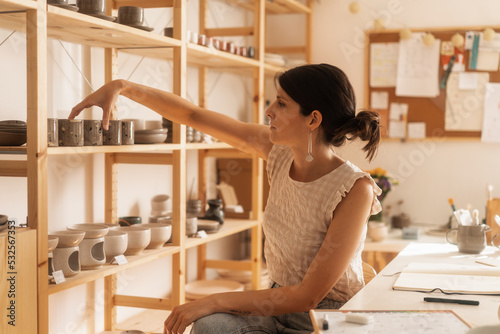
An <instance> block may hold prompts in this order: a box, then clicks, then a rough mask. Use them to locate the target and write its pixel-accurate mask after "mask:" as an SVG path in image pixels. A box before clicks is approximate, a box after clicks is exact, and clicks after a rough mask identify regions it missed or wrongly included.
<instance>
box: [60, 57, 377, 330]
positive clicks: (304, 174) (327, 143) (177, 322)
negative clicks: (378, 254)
mask: <svg viewBox="0 0 500 334" xmlns="http://www.w3.org/2000/svg"><path fill="white" fill-rule="evenodd" d="M275 81H276V86H277V95H276V101H274V102H273V104H272V105H271V106H270V107H269V108H268V109H267V111H266V115H267V116H268V117H269V118H270V121H271V122H270V127H267V126H264V125H259V124H247V123H243V122H240V121H237V120H234V119H232V118H230V117H228V116H225V115H222V114H218V113H215V112H213V111H209V110H206V109H202V108H200V107H197V106H195V105H193V104H191V103H190V102H188V101H186V100H184V99H182V98H180V97H178V96H176V95H174V94H170V93H166V92H162V91H159V90H156V89H153V88H149V87H145V86H141V85H138V84H134V83H130V82H126V81H123V80H117V81H113V82H110V83H108V84H106V85H105V86H103V87H102V88H100V89H99V90H98V91H96V92H95V93H93V94H92V95H90V96H88V97H87V98H85V99H84V100H83V101H82V102H81V103H80V104H78V105H77V106H75V107H74V108H73V110H72V112H71V115H70V116H69V118H70V119H71V118H74V117H76V116H77V115H78V114H79V113H80V111H81V110H83V109H84V108H87V107H91V106H94V105H97V106H100V107H102V108H103V126H104V128H107V126H108V120H109V115H110V112H111V110H112V108H113V107H114V105H115V103H116V100H117V98H118V96H119V95H123V96H126V97H128V98H130V99H132V100H134V101H136V102H139V103H141V104H143V105H145V106H147V107H149V108H151V109H153V110H155V111H156V112H158V113H159V114H161V115H162V116H164V117H165V118H168V119H170V120H172V121H174V122H177V123H182V124H186V125H188V126H191V127H194V128H196V129H198V130H199V131H201V132H204V133H207V134H209V135H212V136H214V137H216V138H218V139H220V140H222V141H224V142H226V143H229V144H230V145H232V146H234V147H236V148H239V149H241V150H243V151H245V152H248V153H251V154H256V155H257V156H259V157H261V158H262V159H264V160H267V173H268V178H269V181H270V193H269V199H268V203H267V206H266V212H265V215H264V222H263V229H264V234H265V236H266V244H265V249H264V252H265V256H266V261H267V266H268V270H269V274H270V278H271V280H272V284H271V288H270V289H266V290H258V291H245V292H234V293H223V294H216V295H211V296H208V297H206V298H203V299H199V300H197V301H194V302H190V303H186V304H183V305H180V306H177V307H175V308H174V309H173V311H172V313H171V314H170V316H169V317H168V318H167V319H166V320H165V329H164V333H183V332H184V330H185V328H186V327H187V326H189V325H190V324H191V323H193V322H194V325H193V329H192V330H193V332H194V333H203V334H208V333H217V334H220V333H310V332H311V331H312V330H313V327H312V324H311V322H310V319H309V315H308V311H309V310H310V309H312V308H329V309H333V308H340V307H341V306H342V305H343V304H344V303H345V302H346V301H347V300H349V298H351V297H352V296H353V295H354V294H355V293H356V292H358V291H359V290H360V289H361V288H362V286H363V284H364V283H363V273H362V262H361V251H362V248H363V242H364V239H365V234H366V223H367V220H368V218H369V216H370V215H372V214H375V213H377V212H379V211H380V209H381V208H380V203H379V202H378V200H377V198H376V196H377V195H378V194H380V189H379V188H378V187H377V186H376V184H375V183H374V182H373V180H372V179H371V178H370V176H369V174H368V173H365V172H362V171H361V170H360V169H359V168H357V167H356V166H354V165H353V164H351V163H350V162H348V161H345V160H343V159H342V158H341V157H340V156H338V155H337V154H336V152H335V150H334V147H338V146H341V145H342V144H343V143H344V142H345V141H346V139H347V140H351V139H355V138H360V139H361V140H363V141H367V142H368V143H367V144H366V145H365V147H364V150H365V151H366V152H367V157H368V158H369V159H370V160H371V159H372V158H373V156H374V154H375V153H376V150H377V147H378V144H379V141H380V134H379V121H378V115H377V114H376V113H373V112H370V111H362V112H360V113H358V114H357V115H356V114H355V111H356V102H355V96H354V92H353V89H352V86H351V84H350V83H349V80H348V79H347V77H346V75H345V74H344V73H343V72H342V71H341V70H340V69H338V68H337V67H335V66H331V65H327V64H318V65H304V66H300V67H296V68H293V69H290V70H288V71H286V72H284V73H281V74H278V75H277V76H276V80H275Z"/></svg>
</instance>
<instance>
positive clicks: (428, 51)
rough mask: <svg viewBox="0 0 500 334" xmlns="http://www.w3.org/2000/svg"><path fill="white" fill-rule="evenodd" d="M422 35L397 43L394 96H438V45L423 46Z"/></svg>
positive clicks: (437, 43) (437, 41)
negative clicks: (397, 53)
mask: <svg viewBox="0 0 500 334" xmlns="http://www.w3.org/2000/svg"><path fill="white" fill-rule="evenodd" d="M422 37H423V34H421V33H418V34H413V35H412V37H411V38H410V39H407V40H401V41H400V42H399V58H398V75H397V80H396V96H415V97H436V96H438V95H439V45H440V43H441V41H440V40H439V39H436V40H435V41H434V43H433V44H432V45H430V46H429V45H425V44H424V43H423V41H422Z"/></svg>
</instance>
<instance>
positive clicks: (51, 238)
mask: <svg viewBox="0 0 500 334" xmlns="http://www.w3.org/2000/svg"><path fill="white" fill-rule="evenodd" d="M58 243H59V237H57V236H55V235H49V246H48V250H49V253H50V252H52V251H53V250H54V248H56V247H57V244H58Z"/></svg>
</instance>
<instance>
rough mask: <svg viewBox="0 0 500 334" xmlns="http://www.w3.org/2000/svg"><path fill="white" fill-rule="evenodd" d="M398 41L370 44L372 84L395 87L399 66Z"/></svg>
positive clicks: (373, 85)
mask: <svg viewBox="0 0 500 334" xmlns="http://www.w3.org/2000/svg"><path fill="white" fill-rule="evenodd" d="M398 53H399V44H398V43H372V44H371V45H370V86H371V87H394V86H395V85H396V73H397V68H398Z"/></svg>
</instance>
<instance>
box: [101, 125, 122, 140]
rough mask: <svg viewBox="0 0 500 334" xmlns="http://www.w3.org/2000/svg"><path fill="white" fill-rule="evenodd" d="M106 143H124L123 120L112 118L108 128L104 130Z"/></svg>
mask: <svg viewBox="0 0 500 334" xmlns="http://www.w3.org/2000/svg"><path fill="white" fill-rule="evenodd" d="M103 143H104V145H121V144H122V121H119V120H110V121H109V128H108V130H103Z"/></svg>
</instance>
